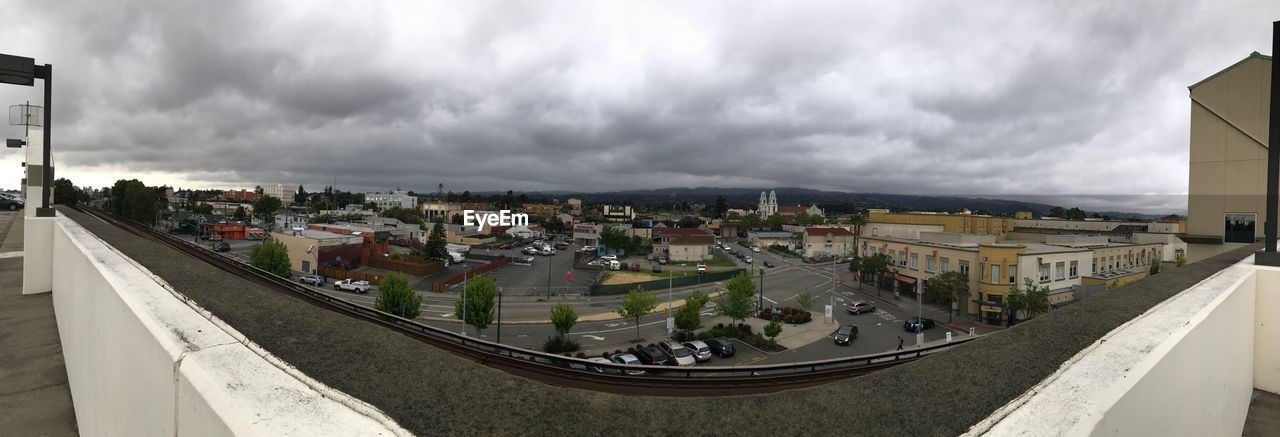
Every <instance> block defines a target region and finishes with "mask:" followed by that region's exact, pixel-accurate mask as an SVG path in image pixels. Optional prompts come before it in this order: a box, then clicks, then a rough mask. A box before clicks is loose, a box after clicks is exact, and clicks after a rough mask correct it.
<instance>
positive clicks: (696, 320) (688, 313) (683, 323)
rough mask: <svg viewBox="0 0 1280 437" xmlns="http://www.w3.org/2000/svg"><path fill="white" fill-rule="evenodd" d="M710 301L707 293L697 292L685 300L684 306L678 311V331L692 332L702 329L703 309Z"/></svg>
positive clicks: (676, 316) (676, 317)
mask: <svg viewBox="0 0 1280 437" xmlns="http://www.w3.org/2000/svg"><path fill="white" fill-rule="evenodd" d="M708 299H710V298H709V297H708V296H707V295H706V294H705V293H703V292H701V291H695V292H693V293H692V294H690V295H689V297H686V298H684V306H682V307H680V310H678V311H676V314H675V319H676V329H680V330H683V331H692V330H695V329H698V328H701V327H702V307H703V306H704V305H706V304H707V300H708Z"/></svg>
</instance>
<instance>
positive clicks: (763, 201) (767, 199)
mask: <svg viewBox="0 0 1280 437" xmlns="http://www.w3.org/2000/svg"><path fill="white" fill-rule="evenodd" d="M777 213H778V193H775V192H773V191H770V192H769V195H768V196H766V195H765V194H764V191H761V192H760V203H759V204H758V205H756V214H757V215H759V216H760V218H761V219H767V218H769V216H771V215H774V214H777Z"/></svg>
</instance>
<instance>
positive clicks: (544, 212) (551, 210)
mask: <svg viewBox="0 0 1280 437" xmlns="http://www.w3.org/2000/svg"><path fill="white" fill-rule="evenodd" d="M556 210H557V208H556V206H555V205H552V204H549V203H526V204H525V205H524V212H525V214H529V215H530V216H533V217H555V216H556Z"/></svg>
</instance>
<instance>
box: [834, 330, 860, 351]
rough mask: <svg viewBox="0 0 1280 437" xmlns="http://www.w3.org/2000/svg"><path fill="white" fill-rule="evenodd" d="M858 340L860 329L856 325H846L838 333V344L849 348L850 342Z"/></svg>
mask: <svg viewBox="0 0 1280 437" xmlns="http://www.w3.org/2000/svg"><path fill="white" fill-rule="evenodd" d="M856 338H858V327H857V326H854V325H844V326H841V327H840V330H838V331H836V344H838V345H841V346H848V345H849V343H850V342H852V341H853V340H854V339H856Z"/></svg>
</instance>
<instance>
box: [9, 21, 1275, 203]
mask: <svg viewBox="0 0 1280 437" xmlns="http://www.w3.org/2000/svg"><path fill="white" fill-rule="evenodd" d="M850 3H855V2H848V1H834V2H809V1H804V2H777V1H770V2H759V3H755V2H737V1H734V2H728V1H725V2H671V3H666V4H660V3H657V2H627V3H623V2H596V1H587V2H549V1H537V2H510V1H504V2H494V3H488V2H478V1H465V2H458V1H453V2H443V3H434V2H422V1H412V2H409V1H406V2H396V3H391V2H342V3H333V4H322V2H316V1H305V2H304V1H298V2H284V1H259V2H235V1H200V2H186V1H148V2H130V1H119V0H111V1H101V0H90V1H83V2H75V1H62V0H42V1H30V2H23V3H22V4H20V5H18V4H11V5H9V6H10V7H7V8H5V9H6V13H4V14H0V52H3V53H8V54H16V55H22V56H30V57H34V58H36V59H37V62H40V63H46V62H47V63H51V64H53V65H54V72H55V78H56V81H55V87H54V92H53V94H54V103H55V106H54V110H55V112H54V118H53V120H54V126H55V130H54V136H53V139H54V148H55V160H56V165H57V166H58V171H59V176H65V177H69V178H71V179H72V180H73V181H74V182H76V183H77V184H81V185H86V184H87V185H94V186H102V185H108V184H110V183H111V182H113V181H114V180H115V179H118V178H124V177H137V178H139V179H142V180H143V181H144V182H146V183H148V184H153V185H155V184H162V183H167V184H170V185H175V186H181V187H253V186H254V185H268V184H276V183H285V184H298V183H302V184H306V185H308V186H314V187H316V188H319V187H320V186H321V185H323V184H329V183H332V182H333V181H334V179H335V177H336V179H337V183H338V185H339V186H340V187H341V188H345V189H357V190H377V189H383V190H385V189H388V188H394V187H397V186H399V187H403V188H404V189H412V190H419V191H433V190H434V189H435V187H436V184H438V183H443V184H445V188H446V189H447V190H455V191H459V192H460V191H462V190H465V189H469V190H472V191H478V190H507V189H514V190H517V191H520V190H526V191H532V190H584V191H605V190H616V189H635V188H658V187H695V186H737V187H772V186H795V187H807V188H816V189H833V190H843V191H863V192H873V191H874V192H888V193H902V194H933V193H938V194H987V195H999V194H1019V195H1035V196H1039V195H1073V196H1074V195H1084V198H1087V197H1088V196H1089V195H1099V194H1108V195H1133V194H1166V195H1168V194H1175V195H1176V194H1182V193H1185V192H1186V190H1187V159H1188V146H1187V142H1188V129H1189V127H1188V120H1189V111H1190V109H1189V100H1188V98H1187V86H1188V85H1191V84H1192V83H1195V82H1196V81H1198V80H1200V79H1203V78H1204V77H1206V76H1208V75H1210V74H1213V73H1214V72H1216V71H1218V70H1220V69H1222V68H1224V67H1226V66H1228V65H1230V64H1232V63H1234V62H1236V61H1238V60H1240V59H1242V58H1244V57H1246V56H1247V55H1248V54H1249V53H1250V52H1252V51H1255V50H1256V51H1260V52H1262V53H1270V51H1271V48H1270V39H1269V38H1270V30H1271V21H1272V20H1275V19H1280V5H1276V4H1274V3H1272V4H1268V3H1263V2H1258V3H1250V2H1234V3H1229V4H1201V3H1191V2H1123V3H1121V4H1111V3H1114V2H1107V3H1105V4H1104V3H1089V2H1079V1H1073V2H1064V3H1046V2H1035V4H1033V5H1024V3H1028V2H1008V3H997V2H981V3H982V5H981V6H982V7H981V8H974V7H973V6H974V5H975V4H976V2H965V4H964V5H957V4H955V3H959V2H945V3H944V2H903V1H890V2H884V3H880V4H874V3H870V2H856V3H857V4H856V5H851V4H850ZM24 100H32V101H33V102H39V101H40V100H41V96H40V94H39V88H38V87H37V88H25V87H16V86H0V103H4V104H6V105H7V104H13V103H20V102H22V101H24ZM3 129H5V130H6V131H5V135H6V136H8V137H17V136H20V135H21V130H20V129H19V128H17V127H7V126H6V127H4V128H3ZM3 150H4V151H3V152H0V168H4V169H8V170H5V171H3V172H0V187H5V188H16V187H17V186H18V184H19V179H20V178H21V170H20V167H19V166H18V163H19V162H21V161H22V156H21V153H22V152H21V151H18V150H16V149H3ZM1170 197H1171V196H1153V197H1152V198H1153V199H1162V200H1159V201H1160V202H1164V203H1167V202H1168V201H1169V200H1168V199H1169V198H1170ZM1172 198H1180V196H1172ZM1085 202H1086V203H1088V201H1087V200H1086V201H1085ZM1175 203H1176V201H1175ZM1099 206H1101V205H1099ZM1135 206H1138V205H1135ZM1149 206H1150V205H1149ZM1177 206H1178V207H1185V206H1184V205H1177ZM1135 209H1137V208H1135Z"/></svg>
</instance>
